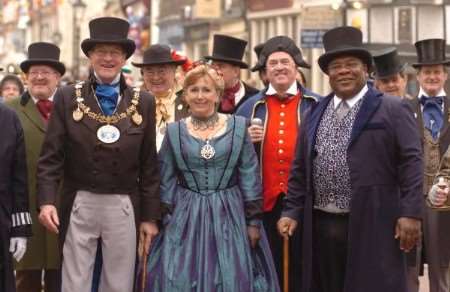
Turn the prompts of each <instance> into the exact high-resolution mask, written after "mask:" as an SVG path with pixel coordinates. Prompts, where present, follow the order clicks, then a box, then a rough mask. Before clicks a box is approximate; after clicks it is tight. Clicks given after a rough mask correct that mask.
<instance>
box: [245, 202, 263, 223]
mask: <svg viewBox="0 0 450 292" xmlns="http://www.w3.org/2000/svg"><path fill="white" fill-rule="evenodd" d="M262 206H263V200H254V201H248V202H245V203H244V209H245V219H246V221H247V225H250V226H256V227H260V226H261V224H262V218H263V208H262Z"/></svg>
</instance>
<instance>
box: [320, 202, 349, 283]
mask: <svg viewBox="0 0 450 292" xmlns="http://www.w3.org/2000/svg"><path fill="white" fill-rule="evenodd" d="M348 218H349V217H348V215H342V214H332V213H326V212H322V211H319V210H315V211H314V224H313V225H314V231H313V232H314V234H313V237H314V238H313V247H314V252H313V269H314V279H313V285H312V286H313V290H312V291H314V292H342V291H344V283H345V269H346V263H347V245H348Z"/></svg>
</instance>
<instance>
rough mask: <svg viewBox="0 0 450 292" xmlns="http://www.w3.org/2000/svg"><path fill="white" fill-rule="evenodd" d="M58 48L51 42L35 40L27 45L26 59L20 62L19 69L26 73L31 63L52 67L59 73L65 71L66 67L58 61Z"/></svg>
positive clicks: (62, 73)
mask: <svg viewBox="0 0 450 292" xmlns="http://www.w3.org/2000/svg"><path fill="white" fill-rule="evenodd" d="M59 54H60V50H59V48H58V47H57V46H55V45H54V44H51V43H45V42H37V43H32V44H31V45H29V46H28V59H27V60H25V61H23V62H22V63H20V69H22V71H23V72H25V73H28V70H29V69H30V67H31V66H32V65H47V66H50V67H52V68H54V69H55V70H56V71H58V72H59V73H60V74H61V75H64V73H65V72H66V67H65V66H64V64H63V63H61V62H60V61H59Z"/></svg>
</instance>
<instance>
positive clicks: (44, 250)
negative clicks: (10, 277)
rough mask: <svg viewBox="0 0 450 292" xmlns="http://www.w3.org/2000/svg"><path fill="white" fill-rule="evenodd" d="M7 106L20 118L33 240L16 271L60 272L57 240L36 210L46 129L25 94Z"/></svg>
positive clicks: (30, 99) (26, 93) (30, 241)
mask: <svg viewBox="0 0 450 292" xmlns="http://www.w3.org/2000/svg"><path fill="white" fill-rule="evenodd" d="M8 105H9V106H10V107H12V108H13V109H14V110H15V111H16V113H17V115H18V116H19V119H20V121H21V123H22V127H23V131H24V134H25V149H26V154H27V166H28V185H29V193H30V198H29V201H30V213H31V218H32V220H33V227H32V228H33V236H32V237H31V238H29V241H28V244H27V252H26V253H25V256H24V257H23V259H22V260H21V261H20V263H16V265H15V267H16V269H17V270H28V269H57V268H59V251H58V238H57V235H55V234H51V233H50V232H48V231H47V230H46V229H45V228H44V227H43V226H42V225H41V224H40V223H39V220H38V217H37V215H38V214H37V206H36V202H37V199H36V170H37V162H38V158H39V154H40V152H41V147H42V143H43V142H44V136H45V132H46V125H45V123H44V120H43V119H42V117H41V114H40V113H39V110H38V109H37V107H36V104H35V103H34V102H33V99H32V98H31V97H30V95H29V94H28V92H25V93H24V94H23V95H22V96H21V97H20V98H17V99H14V100H11V101H9V102H8Z"/></svg>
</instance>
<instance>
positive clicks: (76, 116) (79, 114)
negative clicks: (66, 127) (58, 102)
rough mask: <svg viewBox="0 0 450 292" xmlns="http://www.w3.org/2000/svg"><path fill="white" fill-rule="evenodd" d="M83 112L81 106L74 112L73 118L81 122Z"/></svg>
mask: <svg viewBox="0 0 450 292" xmlns="http://www.w3.org/2000/svg"><path fill="white" fill-rule="evenodd" d="M83 116H84V114H83V112H82V111H81V110H80V108H76V109H75V110H74V111H73V112H72V118H73V120H74V121H75V122H79V121H81V120H82V119H83Z"/></svg>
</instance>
